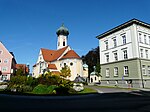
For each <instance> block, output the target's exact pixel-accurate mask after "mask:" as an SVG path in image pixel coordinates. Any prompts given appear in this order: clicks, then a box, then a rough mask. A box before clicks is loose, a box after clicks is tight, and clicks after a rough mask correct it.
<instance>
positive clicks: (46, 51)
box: [41, 48, 55, 61]
mask: <svg viewBox="0 0 150 112" xmlns="http://www.w3.org/2000/svg"><path fill="white" fill-rule="evenodd" d="M41 51H42V55H43V58H44V60H45V61H51V60H52V58H53V55H54V52H55V51H54V50H49V49H44V48H41Z"/></svg>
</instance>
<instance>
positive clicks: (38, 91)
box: [32, 84, 48, 94]
mask: <svg viewBox="0 0 150 112" xmlns="http://www.w3.org/2000/svg"><path fill="white" fill-rule="evenodd" d="M32 92H33V93H35V94H48V89H47V85H43V84H39V85H37V86H36V87H35V88H34V89H33V91H32Z"/></svg>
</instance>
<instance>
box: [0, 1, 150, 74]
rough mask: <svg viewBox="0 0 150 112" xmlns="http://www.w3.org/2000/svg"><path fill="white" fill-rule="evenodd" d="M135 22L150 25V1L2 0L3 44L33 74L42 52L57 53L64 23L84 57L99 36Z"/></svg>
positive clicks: (0, 38)
mask: <svg viewBox="0 0 150 112" xmlns="http://www.w3.org/2000/svg"><path fill="white" fill-rule="evenodd" d="M133 18H136V19H139V20H141V21H144V22H146V23H150V0H0V41H1V42H2V43H3V44H4V46H5V47H6V48H7V49H8V50H9V51H10V52H13V53H14V55H15V59H16V61H17V63H22V64H29V65H30V69H31V72H32V66H33V65H34V64H35V63H36V61H37V58H38V54H39V51H40V48H47V49H52V50H56V49H57V44H56V43H57V35H56V31H57V29H58V28H59V27H60V26H61V25H62V23H64V25H65V27H67V28H68V29H69V33H70V34H69V36H68V45H70V46H71V48H72V49H73V50H75V51H76V52H77V53H78V54H79V56H82V55H86V54H87V53H88V51H90V50H92V49H93V48H96V47H97V46H98V45H99V41H98V39H97V38H96V36H98V35H99V34H101V33H104V32H106V31H108V30H110V29H112V28H114V27H116V26H118V25H120V24H122V23H124V22H126V21H129V20H130V19H133Z"/></svg>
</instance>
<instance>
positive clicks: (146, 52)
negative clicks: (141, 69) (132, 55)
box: [145, 50, 148, 59]
mask: <svg viewBox="0 0 150 112" xmlns="http://www.w3.org/2000/svg"><path fill="white" fill-rule="evenodd" d="M145 54H146V58H147V59H148V50H145Z"/></svg>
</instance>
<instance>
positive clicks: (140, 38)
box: [139, 33, 142, 43]
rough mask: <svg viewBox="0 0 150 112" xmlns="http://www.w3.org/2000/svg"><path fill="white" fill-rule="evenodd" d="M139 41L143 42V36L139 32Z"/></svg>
mask: <svg viewBox="0 0 150 112" xmlns="http://www.w3.org/2000/svg"><path fill="white" fill-rule="evenodd" d="M139 42H140V43H141V42H142V37H141V33H139Z"/></svg>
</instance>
